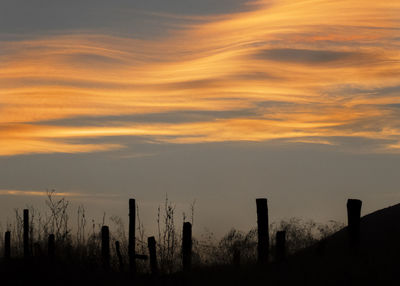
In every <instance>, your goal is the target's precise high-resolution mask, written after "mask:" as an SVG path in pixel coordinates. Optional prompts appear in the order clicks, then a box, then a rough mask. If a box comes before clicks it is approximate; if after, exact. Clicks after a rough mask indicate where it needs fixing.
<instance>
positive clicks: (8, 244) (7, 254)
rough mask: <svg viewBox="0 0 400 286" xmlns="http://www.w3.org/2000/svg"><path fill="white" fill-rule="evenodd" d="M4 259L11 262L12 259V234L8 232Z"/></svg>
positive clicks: (5, 239)
mask: <svg viewBox="0 0 400 286" xmlns="http://www.w3.org/2000/svg"><path fill="white" fill-rule="evenodd" d="M4 258H5V259H6V260H9V259H10V258H11V232H10V231H6V233H5V235H4Z"/></svg>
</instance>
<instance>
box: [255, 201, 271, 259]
mask: <svg viewBox="0 0 400 286" xmlns="http://www.w3.org/2000/svg"><path fill="white" fill-rule="evenodd" d="M256 204H257V230H258V245H257V252H258V263H259V264H266V263H268V258H269V222H268V203H267V199H264V198H261V199H256Z"/></svg>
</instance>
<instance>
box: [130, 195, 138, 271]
mask: <svg viewBox="0 0 400 286" xmlns="http://www.w3.org/2000/svg"><path fill="white" fill-rule="evenodd" d="M135 229H136V202H135V199H130V200H129V246H128V255H129V270H130V272H131V273H132V274H135V273H136V260H135V258H136V252H135V243H136V240H135Z"/></svg>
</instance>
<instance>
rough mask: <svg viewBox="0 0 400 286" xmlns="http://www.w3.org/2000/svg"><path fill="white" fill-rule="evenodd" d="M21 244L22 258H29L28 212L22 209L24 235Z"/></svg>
mask: <svg viewBox="0 0 400 286" xmlns="http://www.w3.org/2000/svg"><path fill="white" fill-rule="evenodd" d="M23 242H24V258H28V257H29V256H30V251H29V250H30V249H29V210H27V209H24V234H23Z"/></svg>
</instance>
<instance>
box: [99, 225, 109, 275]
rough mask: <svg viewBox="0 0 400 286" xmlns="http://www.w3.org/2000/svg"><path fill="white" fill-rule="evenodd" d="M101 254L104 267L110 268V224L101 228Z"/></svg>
mask: <svg viewBox="0 0 400 286" xmlns="http://www.w3.org/2000/svg"><path fill="white" fill-rule="evenodd" d="M101 256H102V260H103V268H104V269H105V270H108V269H109V268H110V231H109V229H108V226H105V225H104V226H103V227H102V228H101Z"/></svg>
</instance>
